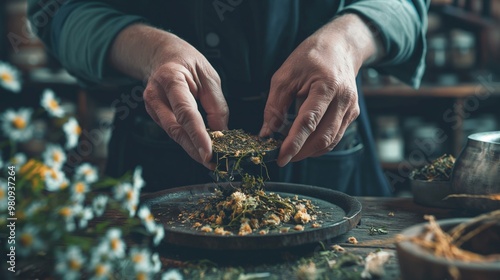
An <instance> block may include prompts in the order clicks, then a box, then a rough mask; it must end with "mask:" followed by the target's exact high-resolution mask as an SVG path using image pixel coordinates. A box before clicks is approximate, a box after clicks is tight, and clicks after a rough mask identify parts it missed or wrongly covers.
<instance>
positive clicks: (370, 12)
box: [341, 0, 429, 88]
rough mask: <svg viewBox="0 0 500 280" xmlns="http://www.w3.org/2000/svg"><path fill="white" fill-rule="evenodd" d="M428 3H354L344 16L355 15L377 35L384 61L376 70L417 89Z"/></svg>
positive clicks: (385, 0) (415, 0)
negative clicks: (363, 19)
mask: <svg viewBox="0 0 500 280" xmlns="http://www.w3.org/2000/svg"><path fill="white" fill-rule="evenodd" d="M428 5H429V0H413V1H410V0H358V1H351V2H350V3H349V4H348V5H346V6H345V7H344V9H343V10H342V11H341V13H356V14H358V15H360V16H362V17H363V18H365V19H366V20H367V21H368V22H369V23H370V25H371V26H370V27H371V29H372V30H373V32H375V33H378V35H380V38H381V40H382V43H383V46H384V48H385V54H386V55H385V57H384V59H383V61H381V63H380V64H378V65H377V67H375V68H376V69H377V70H379V71H381V72H382V73H385V74H389V75H393V76H394V77H396V78H398V79H399V80H401V81H403V82H405V83H407V84H409V85H411V86H413V87H415V88H417V87H418V86H419V85H420V81H421V79H422V75H423V73H424V70H425V54H426V41H425V34H426V30H427V9H428Z"/></svg>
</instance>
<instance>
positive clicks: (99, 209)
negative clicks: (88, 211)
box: [92, 195, 109, 217]
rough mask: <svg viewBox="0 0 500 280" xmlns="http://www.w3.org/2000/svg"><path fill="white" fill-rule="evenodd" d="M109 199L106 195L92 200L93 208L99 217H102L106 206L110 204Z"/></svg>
mask: <svg viewBox="0 0 500 280" xmlns="http://www.w3.org/2000/svg"><path fill="white" fill-rule="evenodd" d="M108 199H109V197H108V196H106V195H98V196H96V197H95V198H94V200H92V208H93V209H94V213H95V215H96V216H97V217H100V216H102V214H104V211H105V210H106V205H107V204H108Z"/></svg>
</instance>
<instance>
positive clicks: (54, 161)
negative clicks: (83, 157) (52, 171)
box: [42, 144, 66, 168]
mask: <svg viewBox="0 0 500 280" xmlns="http://www.w3.org/2000/svg"><path fill="white" fill-rule="evenodd" d="M42 158H43V163H45V165H47V166H49V167H54V168H61V166H62V165H63V164H64V162H66V153H65V152H64V150H63V149H62V148H61V146H59V145H53V144H49V145H48V146H47V148H46V149H45V152H43V154H42Z"/></svg>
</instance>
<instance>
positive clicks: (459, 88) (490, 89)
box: [363, 83, 500, 98]
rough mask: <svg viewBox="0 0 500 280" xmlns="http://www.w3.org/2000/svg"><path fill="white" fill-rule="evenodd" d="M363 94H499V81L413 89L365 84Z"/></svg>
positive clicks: (458, 95)
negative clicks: (484, 83)
mask: <svg viewBox="0 0 500 280" xmlns="http://www.w3.org/2000/svg"><path fill="white" fill-rule="evenodd" d="M363 93H364V95H365V96H392V97H449V98H464V97H469V96H473V95H481V94H487V93H489V94H494V95H499V96H500V83H490V84H487V85H483V84H462V85H456V86H432V85H422V86H421V87H420V88H419V89H413V88H411V87H409V86H406V85H391V86H375V87H374V86H365V87H363Z"/></svg>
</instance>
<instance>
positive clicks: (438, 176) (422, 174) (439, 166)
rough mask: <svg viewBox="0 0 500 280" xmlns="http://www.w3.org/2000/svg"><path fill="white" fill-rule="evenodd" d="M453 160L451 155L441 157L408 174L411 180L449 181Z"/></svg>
mask: <svg viewBox="0 0 500 280" xmlns="http://www.w3.org/2000/svg"><path fill="white" fill-rule="evenodd" d="M454 164H455V158H454V157H453V156H452V155H446V154H445V155H443V156H441V157H439V158H437V159H436V160H434V161H433V162H431V163H430V164H428V165H425V166H424V167H422V168H420V169H415V170H413V171H412V173H411V174H410V178H411V179H413V180H425V181H449V180H450V176H451V171H452V169H453V165H454Z"/></svg>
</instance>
